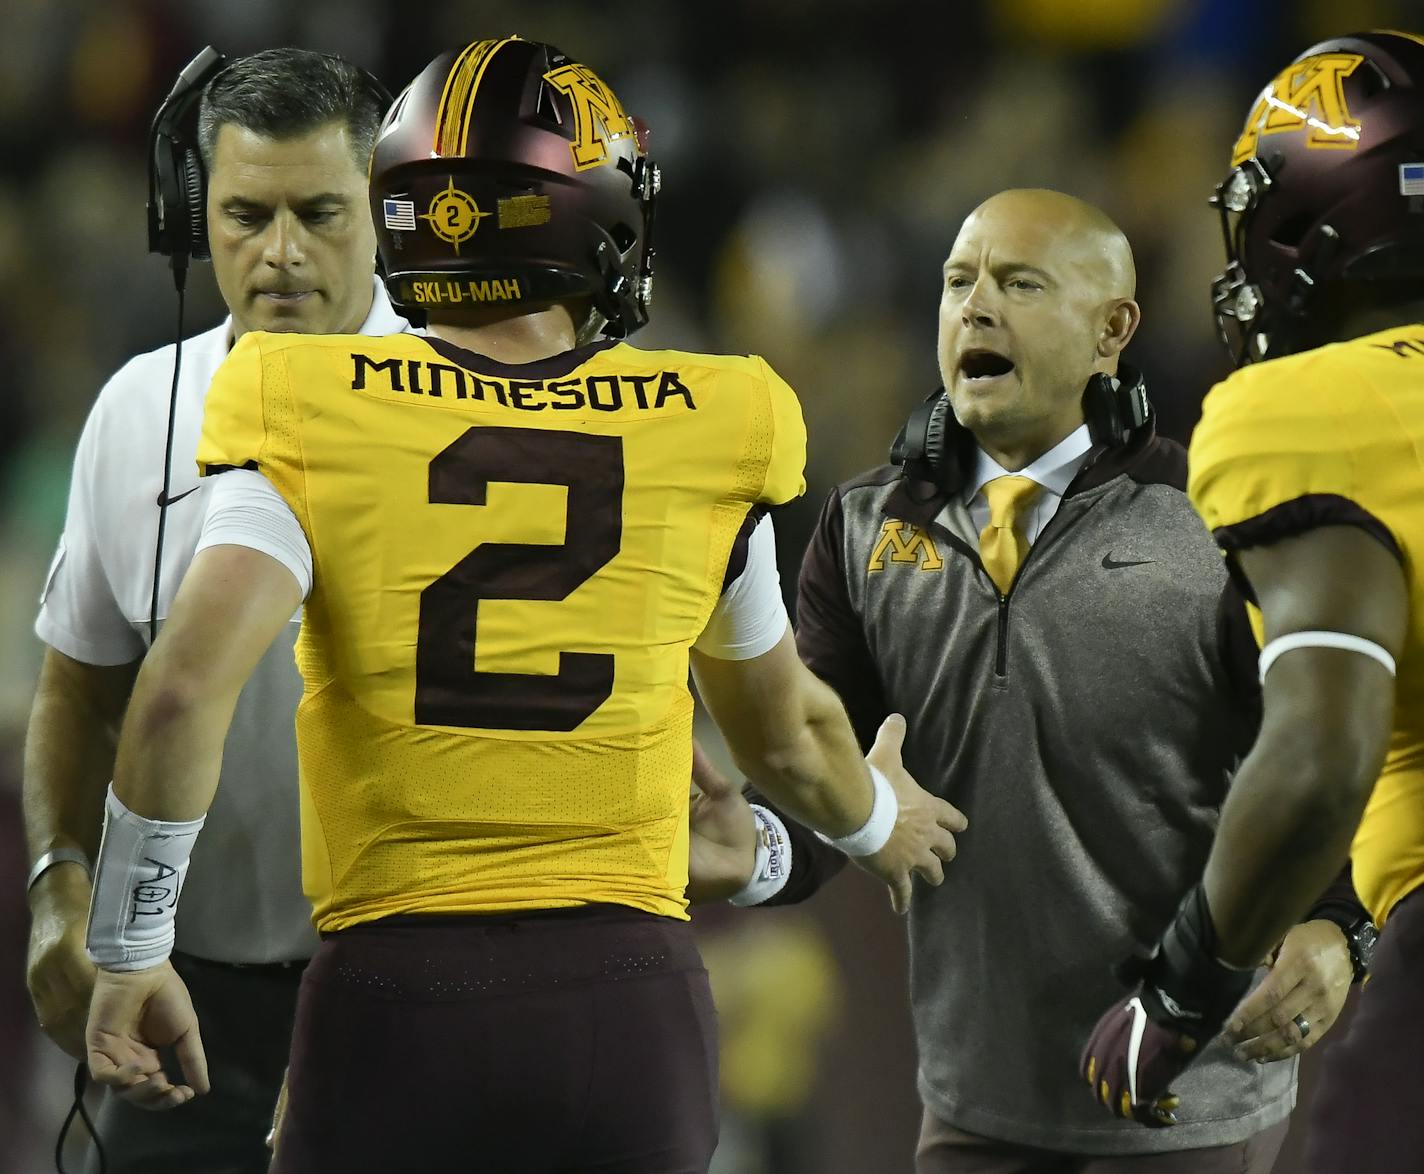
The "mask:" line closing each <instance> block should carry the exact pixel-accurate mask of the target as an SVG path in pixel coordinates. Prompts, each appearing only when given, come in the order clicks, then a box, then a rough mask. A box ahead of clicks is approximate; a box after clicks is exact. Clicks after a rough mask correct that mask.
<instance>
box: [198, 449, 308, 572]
mask: <svg viewBox="0 0 1424 1174" xmlns="http://www.w3.org/2000/svg"><path fill="white" fill-rule="evenodd" d="M210 546H246V547H248V548H249V549H251V550H258V551H261V552H262V553H263V554H265V555H268V556H270V557H271V558H274V559H276V560H277V561H278V562H279V563H281V564H282V565H283V566H284V567H286V568H287V570H289V571H291V572H292V578H294V579H295V580H296V581H297V585H298V586H299V587H301V589H302V598H303V599H305V598H306V597H307V596H308V595H309V594H310V593H311V585H312V553H311V545H310V544H309V543H308V542H307V536H306V532H305V531H303V530H302V524H301V523H300V522H299V521H297V515H296V514H294V513H292V507H291V506H289V505H288V504H287V500H286V498H284V497H283V496H282V495H281V494H280V493H278V492H277V489H276V487H275V486H274V485H273V484H272V482H270V481H268V480H267V478H266V477H265V476H263V475H262V474H261V473H259V472H258V471H257V470H256V469H229V470H228V471H227V472H225V473H217V474H214V476H213V488H212V491H211V492H210V493H209V494H208V512H207V516H206V517H204V518H203V532H202V534H201V535H200V536H199V538H198V548H197V550H195V551H194V552H193V553H194V554H195V555H196V554H197V553H198V551H202V550H207V548H208V547H210Z"/></svg>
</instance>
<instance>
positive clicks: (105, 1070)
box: [84, 962, 208, 1109]
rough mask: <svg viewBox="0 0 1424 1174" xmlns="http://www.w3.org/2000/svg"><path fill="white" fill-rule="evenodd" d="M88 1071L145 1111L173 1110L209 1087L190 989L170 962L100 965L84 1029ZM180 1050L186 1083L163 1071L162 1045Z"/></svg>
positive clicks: (183, 1076)
mask: <svg viewBox="0 0 1424 1174" xmlns="http://www.w3.org/2000/svg"><path fill="white" fill-rule="evenodd" d="M84 1039H85V1044H86V1046H87V1050H88V1060H89V1073H90V1075H92V1076H93V1077H94V1079H95V1080H96V1081H98V1082H99V1083H100V1084H107V1085H108V1086H109V1087H110V1088H112V1089H114V1091H115V1092H117V1093H118V1094H119V1095H120V1096H121V1097H123V1098H124V1099H125V1100H127V1101H129V1102H131V1103H132V1104H135V1105H138V1106H140V1107H141V1108H145V1109H173V1108H176V1107H177V1106H179V1105H182V1104H185V1103H187V1102H188V1101H191V1100H192V1099H193V1098H194V1097H195V1096H197V1095H198V1094H200V1093H205V1092H207V1091H208V1061H207V1058H206V1057H205V1056H204V1055H203V1041H202V1039H201V1038H200V1037H199V1035H198V1017H197V1016H196V1015H195V1014H194V1013H193V1002H192V1000H191V999H190V998H189V997H188V988H187V987H185V986H184V985H183V980H182V979H181V978H179V977H178V973H177V971H175V970H174V969H173V966H172V964H171V963H169V962H163V963H162V964H160V965H158V966H153V967H150V968H149V969H147V970H135V971H129V972H125V973H119V972H117V971H112V970H103V969H101V970H100V971H99V972H98V975H97V977H96V978H95V982H94V998H93V1001H92V1002H91V1003H90V1005H89V1024H88V1026H87V1028H86V1029H85V1033H84ZM160 1048H172V1049H173V1050H174V1052H175V1053H176V1054H177V1057H178V1063H179V1066H180V1067H181V1069H182V1079H183V1080H184V1082H185V1083H183V1084H174V1083H172V1081H170V1080H169V1078H168V1075H167V1074H166V1073H165V1072H164V1071H163V1064H162V1061H161V1060H160V1059H159V1055H158V1049H160Z"/></svg>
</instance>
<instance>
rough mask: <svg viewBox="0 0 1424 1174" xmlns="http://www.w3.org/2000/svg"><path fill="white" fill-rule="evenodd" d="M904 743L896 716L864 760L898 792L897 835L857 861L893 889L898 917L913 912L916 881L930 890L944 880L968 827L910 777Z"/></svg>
mask: <svg viewBox="0 0 1424 1174" xmlns="http://www.w3.org/2000/svg"><path fill="white" fill-rule="evenodd" d="M904 744H905V719H904V717H903V716H902V715H901V714H898V713H892V714H891V715H890V716H889V717H887V718H886V719H885V720H884V722H882V723H881V725H880V729H879V731H878V732H877V733H876V735H875V745H874V746H872V747H871V748H870V753H869V754H867V755H866V756H865V761H866V762H868V763H870V764H871V765H872V766H874V767H875V768H876V769H877V770H879V771H880V772H881V773H882V774H883V775H884V776H885V777H886V778H887V779H888V780H889V781H890V785H891V787H893V788H894V789H895V798H896V799H897V800H898V802H899V814H898V815H897V816H896V818H895V830H894V832H893V833H891V836H890V839H889V841H888V842H887V843H886V845H885V847H883V848H881V849H880V851H879V852H876V853H873V854H872V855H870V856H861V857H859V858H856V859H855V861H854V862H855V863H856V864H858V865H860V866H861V867H862V868H863V869H865V870H866V871H867V872H869V873H871V874H873V875H875V876H878V877H879V878H880V879H881V880H883V881H884V882H885V883H886V884H887V885H889V886H890V903H891V904H892V905H893V906H894V908H895V912H896V913H904V912H905V911H906V910H907V909H909V907H910V893H911V889H912V881H913V878H914V876H916V875H918V876H920V877H922V878H923V879H924V880H925V881H926V882H928V883H929V884H932V885H938V884H941V883H942V882H943V881H944V866H945V865H946V864H948V863H949V862H950V861H951V860H953V859H954V857H955V853H956V852H957V851H958V850H959V849H958V845H957V844H956V843H955V840H954V835H953V833H955V832H962V831H964V830H965V829H966V828H967V827H968V826H969V820H968V819H966V818H965V816H964V813H963V812H962V811H960V810H959V809H958V808H957V807H955V806H953V805H952V804H950V803H947V802H945V801H944V800H943V799H937V798H936V797H935V796H933V795H931V794H930V793H929V792H928V791H926V790H925V789H924V788H923V787H921V786H920V785H919V783H917V782H915V780H914V779H913V778H912V777H911V776H910V772H909V771H907V770H906V769H905V767H904V764H903V763H902V762H901V761H900V750H901V747H902V746H903V745H904Z"/></svg>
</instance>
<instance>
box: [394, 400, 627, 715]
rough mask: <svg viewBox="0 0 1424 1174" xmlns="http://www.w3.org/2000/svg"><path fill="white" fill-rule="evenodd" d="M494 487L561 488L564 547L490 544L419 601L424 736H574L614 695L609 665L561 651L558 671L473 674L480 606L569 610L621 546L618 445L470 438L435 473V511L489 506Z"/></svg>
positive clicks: (418, 681) (547, 435) (610, 439)
mask: <svg viewBox="0 0 1424 1174" xmlns="http://www.w3.org/2000/svg"><path fill="white" fill-rule="evenodd" d="M491 481H505V482H515V483H519V484H537V485H566V486H568V491H569V493H568V506H567V513H566V516H565V528H564V542H563V543H562V545H558V546H554V545H548V544H538V545H535V544H532V543H531V544H524V543H515V542H486V543H483V544H482V545H480V546H477V547H476V548H475V549H474V550H472V551H471V552H470V553H469V554H467V555H466V556H465V557H464V558H462V559H461V560H460V561H459V562H458V563H456V564H455V565H454V566H453V567H451V568H450V569H449V570H448V571H446V572H445V574H443V575H441V576H440V578H438V579H436V580H435V582H433V583H431V584H430V586H428V587H427V588H425V590H424V591H422V592H421V594H420V629H419V634H418V637H417V642H416V668H415V721H416V724H417V725H431V726H463V727H468V728H473V729H486V730H495V729H497V730H549V731H560V732H566V731H568V730H573V729H576V728H577V727H578V726H579V725H580V724H581V723H582V722H583V721H584V719H585V718H587V717H588V716H589V715H590V714H591V713H593V711H594V710H596V709H597V708H598V707H599V706H600V705H602V704H603V703H604V702H605V701H606V700H607V699H608V697H609V695H610V694H611V693H612V692H613V657H612V655H611V654H609V653H602V652H560V653H559V671H558V672H557V673H556V674H554V675H552V676H550V675H547V674H536V673H486V672H480V671H479V670H478V669H476V668H475V632H476V629H477V627H478V617H479V605H480V601H481V600H483V599H541V600H550V601H558V600H562V599H567V598H568V597H569V595H571V594H572V593H573V592H574V590H575V589H577V588H578V587H579V586H580V585H581V584H582V583H584V582H586V581H587V580H588V579H589V578H590V577H592V576H593V575H594V574H596V573H597V572H598V571H599V570H600V569H601V568H602V567H604V566H606V565H607V564H608V563H609V562H610V561H611V560H612V559H613V557H614V556H615V555H616V554H617V553H618V549H619V546H620V545H621V544H622V540H623V441H622V439H621V438H619V437H617V436H597V435H591V434H587V433H582V432H555V431H549V430H546V429H542V428H488V427H486V428H470V429H468V430H467V431H466V432H465V433H464V434H463V435H462V436H461V437H460V438H459V439H458V440H456V441H455V442H454V443H453V444H451V445H450V446H449V447H448V448H446V449H445V450H444V451H443V452H442V453H440V455H439V456H437V457H436V458H435V459H434V460H433V461H431V462H430V501H431V502H432V503H437V504H440V503H443V504H450V505H469V506H483V505H485V502H486V494H487V493H488V491H489V484H490V482H491Z"/></svg>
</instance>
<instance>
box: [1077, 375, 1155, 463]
mask: <svg viewBox="0 0 1424 1174" xmlns="http://www.w3.org/2000/svg"><path fill="white" fill-rule="evenodd" d="M1083 419H1084V420H1085V421H1087V424H1088V435H1089V436H1090V437H1092V441H1093V443H1094V444H1099V445H1103V446H1105V447H1107V448H1116V447H1117V446H1119V445H1123V444H1126V443H1127V442H1128V440H1129V439H1131V437H1132V434H1133V433H1134V432H1136V431H1137V430H1138V429H1139V428H1141V427H1142V426H1143V425H1144V424H1146V423H1147V422H1148V421H1149V420H1150V419H1152V401H1151V400H1149V399H1148V398H1147V385H1146V382H1145V381H1144V380H1143V378H1142V372H1141V371H1139V370H1138V369H1137V368H1136V367H1134V366H1132V365H1131V364H1130V363H1122V362H1119V363H1118V374H1117V377H1116V378H1114V377H1113V376H1111V375H1105V374H1103V373H1101V372H1099V373H1098V374H1096V375H1094V376H1092V377H1091V378H1090V379H1089V380H1088V385H1087V386H1086V387H1085V388H1084V389H1083Z"/></svg>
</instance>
